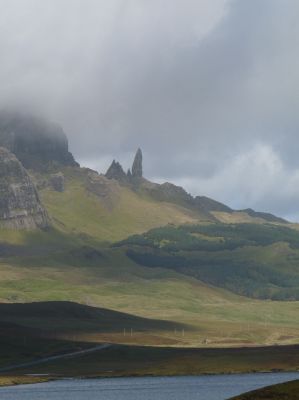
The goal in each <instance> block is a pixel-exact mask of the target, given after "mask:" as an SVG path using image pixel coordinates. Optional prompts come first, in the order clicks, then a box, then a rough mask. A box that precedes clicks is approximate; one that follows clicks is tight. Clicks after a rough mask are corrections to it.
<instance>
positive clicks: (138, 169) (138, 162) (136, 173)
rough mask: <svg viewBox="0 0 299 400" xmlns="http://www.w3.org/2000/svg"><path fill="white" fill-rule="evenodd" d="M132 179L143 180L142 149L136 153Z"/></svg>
mask: <svg viewBox="0 0 299 400" xmlns="http://www.w3.org/2000/svg"><path fill="white" fill-rule="evenodd" d="M132 177H133V178H142V151H141V149H140V148H139V149H138V150H137V152H136V155H135V158H134V162H133V165H132Z"/></svg>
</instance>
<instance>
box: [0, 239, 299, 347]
mask: <svg viewBox="0 0 299 400" xmlns="http://www.w3.org/2000/svg"><path fill="white" fill-rule="evenodd" d="M49 300H61V301H62V300H63V301H65V300H68V301H76V302H79V303H84V304H90V305H94V306H98V307H104V308H108V309H112V310H117V311H121V312H126V313H129V314H133V315H136V316H140V317H147V318H153V319H163V320H169V321H174V322H175V323H176V324H177V326H175V327H174V329H172V330H169V331H168V332H164V333H163V332H162V333H159V335H160V337H161V338H162V339H159V343H162V344H163V343H170V342H171V343H180V344H181V345H183V346H193V345H196V346H202V345H205V344H206V343H209V345H212V346H223V345H249V344H265V343H266V344H271V343H272V344H273V343H295V342H296V341H298V339H299V321H298V318H297V315H298V303H297V302H278V301H273V302H268V301H261V300H252V299H249V298H245V297H240V296H237V295H235V294H232V293H231V292H229V291H226V290H223V289H220V288H216V287H212V286H209V285H206V284H204V283H202V282H200V281H198V280H196V279H194V278H192V277H188V276H186V275H182V274H179V273H177V272H175V271H171V270H169V269H164V268H153V269H152V268H148V267H143V266H140V265H138V264H136V263H134V262H133V261H132V260H131V259H130V258H128V257H127V256H126V254H125V252H124V251H123V249H109V248H107V249H104V248H102V249H101V250H95V249H94V248H90V247H87V246H84V247H81V248H75V249H70V250H68V251H64V252H57V253H52V254H51V255H45V256H42V255H40V254H37V255H30V256H19V257H7V258H6V259H2V260H1V262H0V301H2V302H7V301H9V302H30V301H49ZM14 322H17V321H14ZM181 324H187V325H191V326H192V329H191V328H190V329H187V328H186V330H185V332H184V334H183V333H182V330H181V328H180V325H181ZM120 325H121V326H119V330H118V332H117V335H116V337H115V338H114V339H115V341H117V342H120V343H124V342H125V343H127V342H128V340H129V342H130V341H131V339H130V338H128V337H126V338H124V337H123V329H124V328H128V329H130V328H131V327H132V326H123V325H124V324H120ZM126 325H127V324H126ZM129 325H130V324H129ZM133 328H134V329H135V327H133ZM110 333H111V332H110V331H109V330H107V331H102V332H100V331H99V332H98V335H97V336H96V340H98V341H101V340H104V341H105V340H108V341H110V340H111V335H110ZM85 334H86V335H87V336H86V335H85ZM107 334H108V339H107ZM152 334H156V332H155V331H152V330H149V331H148V332H147V334H146V335H144V333H142V329H139V331H138V332H135V333H134V338H133V341H136V343H140V344H153V343H155V340H153V339H152V337H151V335H152ZM82 335H83V336H84V337H82V340H83V339H84V340H89V339H90V340H94V339H95V337H94V334H91V333H88V331H87V332H82ZM169 341H170V342H169Z"/></svg>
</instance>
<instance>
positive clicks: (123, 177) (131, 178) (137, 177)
mask: <svg viewBox="0 0 299 400" xmlns="http://www.w3.org/2000/svg"><path fill="white" fill-rule="evenodd" d="M105 176H106V178H108V179H115V180H117V181H118V182H121V183H124V184H128V185H130V186H131V185H132V187H135V186H136V184H137V185H139V183H140V181H142V179H141V178H142V151H141V149H140V148H139V149H138V150H137V152H136V154H135V158H134V161H133V165H132V169H128V172H127V173H125V171H124V170H123V168H122V166H121V165H120V163H119V162H117V161H115V160H113V162H112V164H111V165H110V167H109V168H108V170H107V172H106V174H105Z"/></svg>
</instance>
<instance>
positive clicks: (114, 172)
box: [105, 160, 128, 182]
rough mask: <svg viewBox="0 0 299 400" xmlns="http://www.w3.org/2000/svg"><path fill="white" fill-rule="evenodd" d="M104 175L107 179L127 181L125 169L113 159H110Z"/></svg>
mask: <svg viewBox="0 0 299 400" xmlns="http://www.w3.org/2000/svg"><path fill="white" fill-rule="evenodd" d="M105 176H106V178H108V179H115V180H117V181H119V182H127V181H128V177H127V175H126V173H125V171H124V170H123V168H122V166H121V165H120V163H119V162H117V161H115V160H113V161H112V164H111V165H110V167H109V168H108V170H107V172H106V174H105Z"/></svg>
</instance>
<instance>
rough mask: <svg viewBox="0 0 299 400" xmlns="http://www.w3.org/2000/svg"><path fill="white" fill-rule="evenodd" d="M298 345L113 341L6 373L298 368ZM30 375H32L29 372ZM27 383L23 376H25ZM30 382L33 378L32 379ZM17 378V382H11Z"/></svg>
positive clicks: (143, 373) (170, 372) (124, 373)
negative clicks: (178, 344) (166, 344)
mask: <svg viewBox="0 0 299 400" xmlns="http://www.w3.org/2000/svg"><path fill="white" fill-rule="evenodd" d="M298 350H299V346H269V347H256V348H252V347H248V348H246V347H244V348H222V349H220V348H206V349H202V348H201V349H196V348H191V349H190V348H173V347H168V348H166V347H163V348H161V347H149V346H123V345H113V346H111V347H109V348H106V349H104V350H100V351H98V352H94V353H90V354H86V355H82V356H80V357H75V358H71V359H61V360H56V361H52V362H48V363H44V364H39V365H35V366H30V367H26V368H20V369H16V370H13V371H11V372H9V373H2V375H0V378H1V379H7V382H8V384H9V380H11V382H14V381H16V382H17V383H18V382H19V380H18V379H16V376H18V377H23V378H24V379H25V380H26V379H27V380H28V379H30V378H31V377H32V375H42V376H37V377H36V376H33V382H32V383H34V382H35V381H34V379H36V382H39V379H41V380H42V381H44V380H48V379H54V378H71V377H74V378H75V377H77V378H82V377H84V378H99V377H130V376H135V377H136V376H140V377H141V376H183V375H204V374H234V373H253V372H281V371H285V372H286V371H289V372H290V371H298V369H299V351H298ZM30 375H31V376H30ZM20 383H23V382H20ZM30 383H31V382H30ZM12 384H13V383H12Z"/></svg>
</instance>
